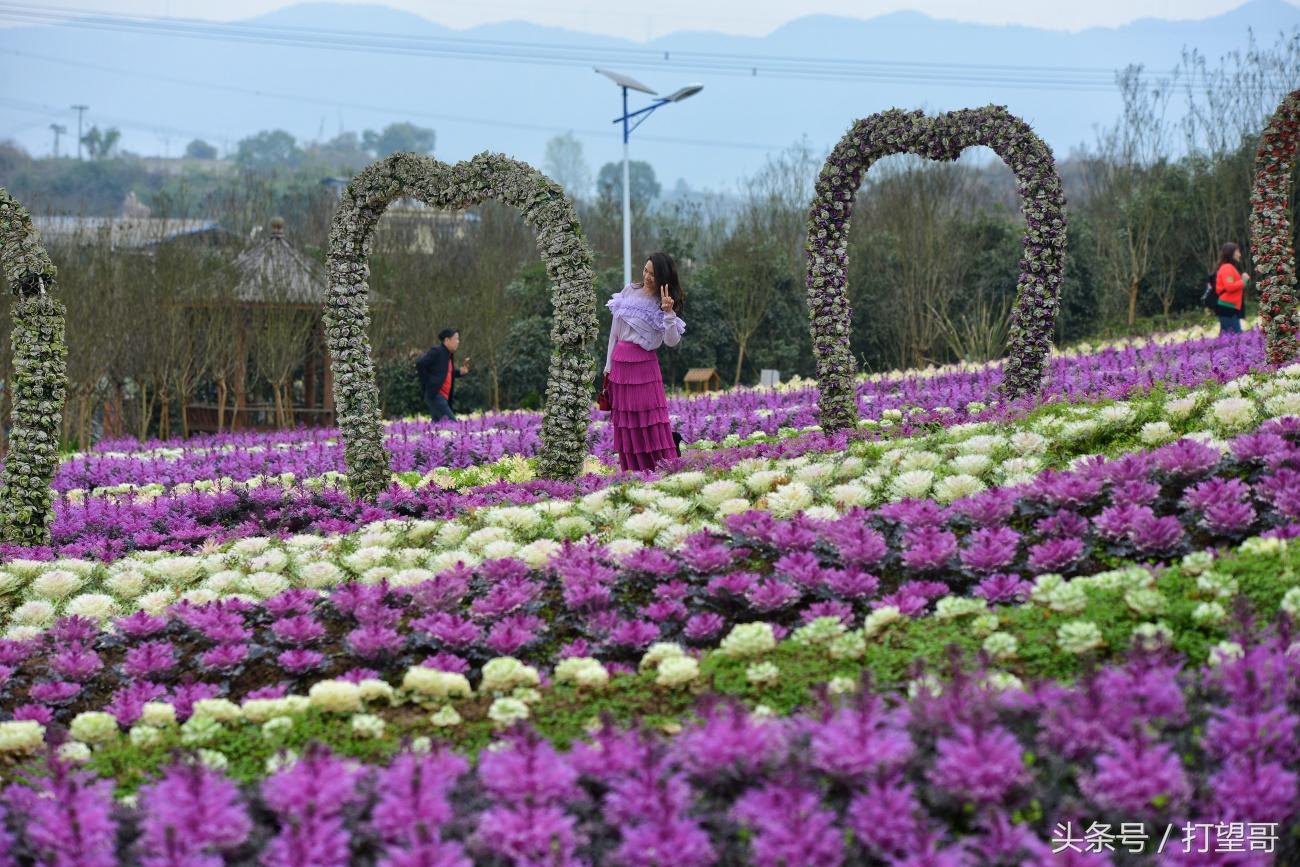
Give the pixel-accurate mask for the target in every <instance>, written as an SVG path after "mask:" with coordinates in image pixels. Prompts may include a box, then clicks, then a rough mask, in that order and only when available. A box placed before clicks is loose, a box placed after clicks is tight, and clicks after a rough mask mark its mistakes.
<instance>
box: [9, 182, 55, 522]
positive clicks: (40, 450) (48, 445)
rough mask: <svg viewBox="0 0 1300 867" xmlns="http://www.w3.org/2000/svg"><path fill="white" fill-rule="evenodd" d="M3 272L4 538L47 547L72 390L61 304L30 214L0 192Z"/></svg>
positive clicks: (49, 263) (51, 265)
mask: <svg viewBox="0 0 1300 867" xmlns="http://www.w3.org/2000/svg"><path fill="white" fill-rule="evenodd" d="M0 268H3V270H4V275H5V280H6V282H8V284H9V291H10V292H12V293H13V294H14V297H15V298H16V299H17V300H16V302H15V304H14V306H13V332H12V333H13V338H12V339H13V366H14V379H13V389H14V395H13V409H12V414H11V416H10V420H11V430H10V434H9V453H8V454H7V455H6V456H5V468H4V474H3V476H2V477H0V541H3V542H6V543H9V544H14V545H45V544H48V543H49V541H50V524H52V523H53V521H54V509H53V497H54V495H53V493H52V492H51V490H50V482H51V481H53V479H54V470H55V468H56V467H57V466H58V461H59V425H60V421H61V419H62V416H63V402H64V399H65V398H66V396H67V390H68V364H67V356H68V351H67V346H66V345H65V344H64V310H63V304H62V303H60V302H59V301H58V299H56V298H55V297H54V294H53V293H54V286H55V280H54V278H55V274H56V271H55V268H54V263H53V262H51V261H50V257H49V254H48V253H46V251H45V245H44V244H42V243H41V237H40V234H39V233H38V232H37V231H36V228H35V227H34V226H33V225H32V218H31V215H30V214H28V213H27V209H26V208H24V207H23V206H22V205H21V204H19V203H18V201H17V200H16V199H14V198H13V196H11V195H9V193H8V191H7V190H5V189H4V188H3V187H0Z"/></svg>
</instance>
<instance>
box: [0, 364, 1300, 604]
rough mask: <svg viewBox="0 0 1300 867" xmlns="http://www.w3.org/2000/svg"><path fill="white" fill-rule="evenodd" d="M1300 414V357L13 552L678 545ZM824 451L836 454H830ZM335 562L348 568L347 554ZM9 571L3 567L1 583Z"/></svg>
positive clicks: (435, 484)
mask: <svg viewBox="0 0 1300 867" xmlns="http://www.w3.org/2000/svg"><path fill="white" fill-rule="evenodd" d="M1293 413H1300V368H1288V369H1286V370H1283V371H1279V372H1278V373H1277V374H1276V375H1274V376H1273V377H1270V378H1264V377H1260V376H1250V377H1245V378H1243V379H1241V380H1237V381H1234V382H1231V383H1229V384H1227V385H1226V386H1223V387H1218V386H1214V385H1207V386H1205V387H1202V388H1199V389H1196V390H1194V391H1192V392H1189V393H1187V394H1184V395H1182V396H1178V397H1166V396H1164V395H1162V394H1159V393H1157V394H1154V395H1146V396H1141V397H1138V398H1135V399H1132V400H1129V401H1124V402H1119V403H1116V404H1111V405H1106V406H1092V407H1087V406H1073V405H1067V404H1055V405H1052V406H1049V407H1045V408H1043V409H1040V410H1038V411H1037V412H1036V413H1034V414H1033V415H1031V416H1030V417H1029V418H1027V419H1024V420H1022V421H1020V422H1007V423H1002V424H998V425H994V424H993V423H992V422H973V423H962V424H956V425H953V426H951V427H948V428H946V429H942V430H940V431H939V432H937V433H934V434H931V435H929V436H927V437H923V438H912V439H908V438H901V439H897V440H888V441H883V442H871V441H869V440H865V439H862V438H861V437H869V436H875V435H877V433H876V432H875V431H874V430H864V431H863V432H861V437H860V438H859V439H857V440H853V439H852V438H849V437H846V436H845V435H842V434H841V435H837V436H828V435H825V434H821V433H817V432H813V433H807V434H803V435H800V436H793V437H790V438H787V439H779V440H775V441H771V442H768V443H764V444H760V445H752V446H743V445H742V446H736V447H732V448H726V449H719V450H716V451H712V452H697V453H696V454H694V455H692V456H689V457H688V458H685V459H683V461H682V464H683V466H682V468H681V469H680V470H679V471H678V472H675V473H671V474H664V475H663V476H662V477H661V478H658V479H654V478H647V479H644V480H633V479H632V477H628V476H617V475H615V476H608V475H588V476H583V477H582V478H581V479H580V480H579V482H578V483H577V484H567V483H555V482H541V481H533V482H513V483H496V484H491V485H488V486H485V487H479V488H476V489H472V490H470V491H468V492H460V491H458V490H456V489H454V488H443V487H442V484H444V483H447V482H451V483H453V484H455V483H457V482H458V481H460V482H465V481H475V480H477V479H469V478H462V479H460V480H457V479H442V478H436V479H421V480H419V481H417V482H416V484H415V488H414V489H405V488H402V487H401V486H397V487H394V488H393V489H392V490H391V491H390V493H389V494H388V495H386V496H385V498H383V500H382V501H381V503H380V504H379V505H378V506H376V507H369V506H365V505H363V504H360V503H358V502H356V501H354V500H352V499H350V498H349V497H348V496H347V495H346V494H345V493H344V492H342V491H341V490H337V489H332V488H331V486H330V480H328V479H323V480H317V482H314V483H312V484H311V485H307V484H301V485H299V484H293V485H291V486H288V487H287V488H286V487H285V486H284V483H283V482H281V483H280V484H271V485H263V486H260V487H257V488H253V489H249V490H244V491H225V492H189V493H185V494H170V495H159V496H157V497H150V496H147V495H141V496H139V497H136V498H134V499H132V500H130V501H112V502H104V501H101V500H91V501H87V502H85V503H81V504H69V503H66V502H65V503H63V504H62V508H61V510H60V517H59V519H58V520H57V521H56V524H55V527H54V533H55V540H56V543H58V546H57V547H56V549H55V550H52V551H44V552H40V551H31V552H28V551H24V550H22V549H13V550H9V551H7V552H6V553H7V555H8V556H9V557H10V558H13V559H12V560H11V564H12V563H14V562H17V566H16V567H15V566H13V565H10V566H9V567H8V571H9V572H13V571H14V570H15V568H16V569H17V570H19V571H24V570H25V571H27V572H39V571H41V570H46V569H50V568H54V569H60V570H72V571H77V572H86V571H88V570H97V571H98V573H99V574H100V575H101V577H102V573H103V570H102V569H101V568H99V567H97V566H96V565H95V564H93V563H92V562H91V561H81V562H78V563H69V562H67V561H66V559H65V560H64V561H54V562H49V563H46V564H45V565H40V564H32V563H28V562H26V561H27V560H30V559H31V557H32V555H33V554H35V555H36V556H39V557H52V556H53V555H57V554H59V553H63V554H65V555H68V554H74V555H75V554H76V553H79V552H84V553H85V554H88V555H90V556H93V557H95V558H96V559H99V560H110V559H113V558H114V557H121V555H122V554H123V553H125V552H127V551H129V550H130V549H132V548H134V549H137V550H139V549H146V550H147V549H150V548H162V547H166V548H168V549H169V550H170V551H172V552H180V551H187V550H188V551H194V550H196V549H199V548H201V547H206V548H207V553H208V554H209V556H212V555H216V554H218V553H219V552H218V551H217V550H214V549H213V548H212V542H213V540H215V539H220V538H223V537H225V538H230V537H231V536H234V537H240V536H253V538H254V539H256V538H257V537H258V536H259V535H263V534H268V533H274V534H276V535H277V536H281V537H283V536H286V535H289V534H290V533H297V534H299V535H302V534H303V533H304V531H309V532H306V534H305V535H306V538H296V540H295V542H294V547H298V546H301V547H304V548H308V549H312V548H316V549H320V548H324V549H328V550H330V551H332V552H335V553H337V554H339V555H340V556H342V555H345V554H350V553H352V552H353V551H355V550H356V549H357V548H366V547H372V546H371V544H370V543H369V542H368V541H366V540H365V537H366V535H367V534H372V533H374V532H379V533H381V534H383V533H387V532H389V531H390V530H391V529H392V526H391V525H390V524H389V523H385V522H390V521H399V522H403V523H404V522H406V521H409V520H410V519H415V520H416V525H417V526H419V521H420V520H439V519H441V520H444V521H448V523H447V525H446V526H445V527H443V528H440V530H439V532H438V533H437V534H436V535H434V534H432V533H431V532H429V531H427V530H421V531H420V533H421V534H422V538H421V539H419V540H417V543H416V545H415V546H405V545H403V546H402V547H420V548H424V549H427V550H424V552H423V554H422V555H420V556H417V555H416V553H415V552H412V551H408V552H406V553H405V554H404V555H403V556H404V557H405V558H407V559H408V560H410V558H412V557H414V558H415V559H413V560H410V562H406V561H405V560H404V561H403V562H404V565H407V566H420V567H423V568H433V569H441V568H446V567H448V566H450V565H452V564H454V563H455V562H458V561H464V562H466V563H470V564H472V563H474V562H477V560H478V559H481V558H484V557H487V558H500V557H505V556H513V555H515V554H516V553H517V552H519V551H520V549H523V553H522V555H521V556H523V557H525V558H526V559H529V560H537V559H544V558H545V557H546V556H549V553H551V552H552V551H553V550H554V545H555V543H556V542H558V541H562V540H564V539H575V538H581V537H583V536H589V535H595V536H596V537H597V538H600V539H602V540H604V541H612V540H617V539H623V540H627V544H629V545H631V544H633V543H654V544H659V545H662V546H665V547H671V546H674V545H676V544H679V543H680V541H681V540H682V539H683V538H684V537H685V536H686V535H687V534H689V533H690V532H693V531H695V530H698V529H709V528H716V527H718V526H720V522H721V520H723V519H725V517H726V516H728V515H730V514H735V513H738V512H740V511H743V510H746V509H750V508H754V507H759V508H764V509H767V510H769V511H771V512H772V513H773V514H775V515H777V516H786V515H790V514H794V513H796V512H800V511H804V512H808V511H809V510H811V512H809V513H810V514H811V515H813V516H818V517H830V516H831V515H832V514H836V513H840V512H842V511H843V510H844V509H847V508H851V507H854V506H870V505H873V504H876V503H879V502H887V501H896V500H901V499H904V498H916V497H924V496H933V497H934V498H935V499H936V500H938V501H939V502H940V503H946V502H951V501H954V500H957V499H961V498H962V497H965V496H969V495H972V494H974V493H976V492H978V491H979V490H981V489H983V488H985V487H986V486H988V485H1003V486H1007V485H1016V484H1021V483H1026V482H1028V481H1030V480H1031V479H1032V478H1033V477H1034V475H1035V474H1036V473H1038V472H1040V471H1041V470H1043V469H1046V468H1051V467H1053V466H1060V465H1061V464H1062V462H1063V461H1067V460H1069V459H1070V458H1072V457H1074V456H1077V455H1080V454H1086V453H1089V452H1092V451H1106V452H1110V453H1114V452H1115V451H1117V450H1121V449H1123V448H1127V447H1132V446H1140V445H1154V444H1158V443H1161V442H1165V441H1168V440H1171V439H1173V438H1175V437H1177V436H1178V435H1179V434H1188V435H1191V436H1193V437H1200V438H1202V439H1204V440H1206V441H1207V442H1209V443H1210V444H1211V445H1213V446H1215V447H1219V448H1221V447H1222V446H1221V445H1220V444H1219V443H1218V440H1217V439H1216V437H1217V436H1219V435H1224V434H1227V433H1229V432H1231V431H1233V430H1241V429H1244V428H1247V427H1249V426H1250V425H1252V424H1255V423H1256V422H1257V421H1258V420H1259V419H1261V418H1269V417H1276V416H1282V415H1287V414H1293ZM888 415H889V416H890V417H889V418H885V419H882V420H880V421H879V422H874V423H873V425H874V426H875V427H876V428H885V427H886V426H889V425H895V424H899V425H901V424H903V423H904V422H905V416H904V414H903V413H902V412H901V411H891V412H890V413H888ZM826 450H836V451H837V454H836V455H835V456H834V457H830V456H827V455H824V454H822V452H823V451H826ZM846 454H847V457H846V456H845V455H846ZM498 471H502V472H505V473H507V474H509V473H516V472H517V473H518V474H519V477H523V476H526V475H527V473H528V472H530V468H529V466H528V465H527V464H526V463H522V462H521V459H517V458H515V459H509V460H507V461H505V462H503V463H502V464H501V465H499V467H498ZM465 472H466V473H473V472H475V471H465ZM450 519H455V520H450ZM375 522H379V526H377V527H376V526H374V524H375ZM367 524H370V525H371V526H370V527H368V528H366V526H365V525H367ZM359 528H360V529H362V532H360V533H357V534H355V535H352V536H350V537H340V535H339V534H341V533H347V532H350V531H355V530H357V529H359ZM380 538H384V537H383V536H382V535H381V536H380ZM313 539H314V540H315V541H313ZM245 544H247V545H257V544H261V543H258V542H256V541H251V540H250V541H247V542H246V543H245ZM271 544H273V545H274V546H276V547H280V546H281V545H282V542H281V541H280V540H279V539H274V540H273V541H272V543H271ZM144 556H145V555H144V554H139V553H138V554H136V555H134V556H132V557H128V558H126V562H127V564H128V565H129V564H136V565H138V562H139V560H140V559H141V558H142V557H144ZM72 559H73V560H76V559H77V558H76V557H75V556H74V557H72ZM336 565H339V566H342V567H343V568H345V569H347V568H350V567H348V565H347V562H346V561H344V560H341V559H338V558H336ZM161 568H166V567H161ZM177 568H179V569H182V570H183V569H184V568H186V567H177ZM229 568H241V566H240V565H238V564H231V563H229V562H226V563H223V564H222V565H221V568H220V569H218V570H217V571H225V570H226V569H229ZM252 571H265V570H256V569H255V570H252ZM271 571H274V570H271ZM289 571H290V572H292V571H293V570H292V569H290V570H289ZM352 574H353V575H354V576H355V575H356V574H358V573H356V572H355V570H353V572H352ZM13 583H14V582H13V581H12V580H7V579H5V578H4V577H3V576H2V575H0V585H8V586H13ZM2 598H3V597H0V599H2ZM9 598H12V595H11V596H10V597H9Z"/></svg>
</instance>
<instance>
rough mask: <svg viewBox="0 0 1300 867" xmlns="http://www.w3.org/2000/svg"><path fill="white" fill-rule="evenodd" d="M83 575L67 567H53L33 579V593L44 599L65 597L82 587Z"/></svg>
mask: <svg viewBox="0 0 1300 867" xmlns="http://www.w3.org/2000/svg"><path fill="white" fill-rule="evenodd" d="M83 583H84V582H83V581H82V578H81V576H79V575H78V574H77V573H75V572H72V571H69V570H67V569H51V570H50V571H48V572H44V573H42V574H40V575H38V576H36V578H35V579H34V580H33V581H32V584H31V590H32V593H34V594H36V595H37V596H39V597H41V598H43V599H63V598H64V597H66V596H71V595H72V594H73V593H76V592H77V591H78V590H80V589H81V585H82V584H83Z"/></svg>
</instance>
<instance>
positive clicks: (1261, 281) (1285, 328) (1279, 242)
mask: <svg viewBox="0 0 1300 867" xmlns="http://www.w3.org/2000/svg"><path fill="white" fill-rule="evenodd" d="M1298 135H1300V90H1293V91H1291V92H1290V93H1288V94H1287V95H1286V97H1285V98H1284V99H1283V100H1282V102H1281V104H1279V105H1278V107H1277V111H1275V112H1273V116H1272V117H1270V118H1269V120H1268V125H1267V126H1265V127H1264V132H1263V133H1262V134H1261V135H1260V138H1259V150H1258V151H1257V152H1256V155H1255V183H1254V186H1253V187H1252V188H1251V193H1250V246H1251V259H1252V260H1253V261H1254V268H1255V279H1256V285H1258V286H1259V317H1260V320H1261V321H1262V322H1263V327H1264V339H1265V343H1266V347H1267V352H1268V360H1269V362H1271V363H1273V364H1284V363H1286V362H1287V361H1290V360H1291V359H1292V358H1294V357H1295V354H1296V337H1297V329H1298V328H1300V313H1298V312H1297V307H1296V293H1295V244H1294V243H1293V240H1294V238H1295V235H1294V229H1293V227H1292V226H1291V194H1292V193H1293V192H1294V190H1292V188H1291V170H1292V168H1293V167H1294V166H1295V152H1296V137H1297V136H1298Z"/></svg>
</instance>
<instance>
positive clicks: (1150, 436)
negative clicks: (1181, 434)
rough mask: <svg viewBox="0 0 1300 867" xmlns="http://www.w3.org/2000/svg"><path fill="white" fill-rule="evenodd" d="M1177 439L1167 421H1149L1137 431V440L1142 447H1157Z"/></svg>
mask: <svg viewBox="0 0 1300 867" xmlns="http://www.w3.org/2000/svg"><path fill="white" fill-rule="evenodd" d="M1177 437H1178V434H1176V433H1174V429H1173V428H1172V427H1170V426H1169V422H1167V421H1149V422H1147V423H1146V424H1144V425H1142V429H1141V430H1140V431H1138V439H1139V440H1141V441H1142V444H1143V445H1147V446H1158V445H1160V444H1162V443H1167V442H1170V441H1171V440H1174V439H1176V438H1177Z"/></svg>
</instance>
